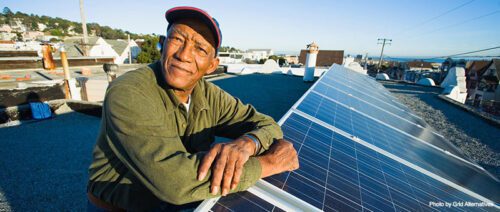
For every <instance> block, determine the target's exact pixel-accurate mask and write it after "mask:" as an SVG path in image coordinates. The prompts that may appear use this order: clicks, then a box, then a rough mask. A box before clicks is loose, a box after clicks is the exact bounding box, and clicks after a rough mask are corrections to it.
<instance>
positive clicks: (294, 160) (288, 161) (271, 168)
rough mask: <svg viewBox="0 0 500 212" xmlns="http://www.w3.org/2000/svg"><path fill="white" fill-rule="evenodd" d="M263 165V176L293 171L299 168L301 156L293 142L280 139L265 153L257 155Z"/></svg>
mask: <svg viewBox="0 0 500 212" xmlns="http://www.w3.org/2000/svg"><path fill="white" fill-rule="evenodd" d="M257 158H258V159H259V161H260V165H261V167H262V174H261V178H265V177H269V176H271V175H275V174H279V173H281V172H285V171H293V170H295V169H298V168H299V158H298V157H297V151H295V149H294V148H293V144H292V143H290V142H288V141H286V140H283V139H280V140H278V141H276V142H274V143H273V144H272V145H271V147H269V150H267V151H266V153H264V155H261V156H258V157H257Z"/></svg>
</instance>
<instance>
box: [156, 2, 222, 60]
mask: <svg viewBox="0 0 500 212" xmlns="http://www.w3.org/2000/svg"><path fill="white" fill-rule="evenodd" d="M165 18H166V19H167V21H168V27H167V30H168V29H170V27H171V26H172V25H173V24H174V23H175V22H176V21H178V20H180V19H183V18H197V19H200V20H201V21H203V22H204V23H205V24H207V26H208V27H209V28H210V29H211V30H212V33H213V36H214V38H215V43H216V48H215V51H216V52H217V51H218V49H219V47H220V45H221V43H222V33H221V31H220V28H219V23H218V22H217V20H216V19H215V18H213V17H212V16H210V15H209V14H208V13H207V12H205V11H204V10H202V9H199V8H196V7H189V6H181V7H174V8H172V9H169V10H167V12H165Z"/></svg>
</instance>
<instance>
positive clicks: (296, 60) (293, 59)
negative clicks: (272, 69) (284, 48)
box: [283, 55, 299, 64]
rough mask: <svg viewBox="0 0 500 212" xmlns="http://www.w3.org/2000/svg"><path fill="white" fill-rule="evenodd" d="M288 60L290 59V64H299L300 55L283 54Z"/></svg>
mask: <svg viewBox="0 0 500 212" xmlns="http://www.w3.org/2000/svg"><path fill="white" fill-rule="evenodd" d="M283 57H284V58H285V60H286V61H288V63H289V64H298V63H299V56H297V55H285V56H283Z"/></svg>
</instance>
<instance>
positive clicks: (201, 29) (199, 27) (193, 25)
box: [166, 18, 217, 49]
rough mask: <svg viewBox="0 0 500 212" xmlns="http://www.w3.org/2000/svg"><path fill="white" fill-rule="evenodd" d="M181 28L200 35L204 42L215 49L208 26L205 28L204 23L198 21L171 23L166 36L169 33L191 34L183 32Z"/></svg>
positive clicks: (186, 31)
mask: <svg viewBox="0 0 500 212" xmlns="http://www.w3.org/2000/svg"><path fill="white" fill-rule="evenodd" d="M183 26H187V27H189V28H190V29H192V30H193V31H194V32H196V33H197V34H199V35H201V36H202V37H203V38H204V39H205V41H207V42H208V43H209V44H211V45H212V47H213V48H214V49H215V48H216V45H217V44H216V43H215V37H214V35H213V32H212V30H211V29H210V27H209V26H207V25H206V24H205V23H203V22H202V21H200V20H198V19H189V18H186V19H181V20H178V21H176V22H175V23H173V24H172V25H171V26H169V27H168V28H167V33H166V34H167V36H168V35H169V33H172V32H173V31H177V32H181V34H182V33H185V34H190V33H192V32H190V31H188V30H185V28H184V27H183Z"/></svg>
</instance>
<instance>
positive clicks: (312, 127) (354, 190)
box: [199, 65, 500, 211]
mask: <svg viewBox="0 0 500 212" xmlns="http://www.w3.org/2000/svg"><path fill="white" fill-rule="evenodd" d="M341 81H342V83H340V82H341ZM349 82H350V83H349ZM347 84H349V85H350V86H348V85H347ZM362 85H363V86H362ZM354 90H356V91H357V92H353V91H354ZM368 96H370V97H368ZM393 111H398V112H397V113H393ZM409 113H410V111H409V110H408V109H407V108H406V107H405V106H404V105H401V104H400V103H397V102H396V100H395V98H394V97H392V96H391V95H390V94H389V93H388V91H387V90H385V89H384V88H383V87H382V86H381V85H380V84H378V83H377V82H376V81H374V80H372V79H371V78H369V77H368V76H365V75H360V74H357V73H354V72H352V71H350V70H348V69H346V68H344V67H342V66H338V65H334V66H332V68H331V69H330V70H329V71H328V72H326V73H325V74H324V76H322V77H321V78H320V79H319V80H318V81H317V82H316V83H315V85H313V86H312V87H311V89H309V91H308V92H306V94H304V96H303V97H302V98H301V99H300V100H299V101H298V102H297V103H296V104H295V105H294V106H293V107H292V109H290V111H288V113H287V114H286V115H285V116H284V117H283V118H282V120H281V121H280V124H281V127H282V129H283V133H284V136H285V139H287V140H289V141H291V142H293V144H294V147H295V148H296V149H297V152H298V157H299V162H300V168H299V169H298V170H296V171H293V172H286V173H282V174H279V175H274V176H271V177H268V178H265V179H263V180H262V181H260V182H259V183H258V185H256V186H254V187H252V188H251V189H249V190H248V191H245V192H239V193H236V194H231V195H228V196H227V197H223V198H220V199H212V200H207V201H205V202H204V204H202V205H201V206H200V207H199V209H200V210H211V211H248V210H251V211H280V210H323V211H362V210H371V211H402V210H403V211H406V210H407V211H415V210H418V211H432V210H443V209H451V208H442V207H441V208H437V206H440V205H431V204H440V203H443V204H444V203H445V202H446V203H453V202H456V203H460V202H461V203H466V202H470V203H481V202H486V203H488V204H497V203H498V201H499V199H500V183H499V182H498V180H497V179H495V178H494V177H492V176H491V175H490V174H489V173H488V172H486V171H485V170H484V169H482V168H480V167H479V166H478V165H476V164H474V163H472V162H470V161H469V160H467V159H466V158H465V157H463V155H461V153H460V152H459V151H456V149H454V147H453V146H451V145H449V143H448V142H447V141H446V140H445V139H444V138H442V137H440V136H439V135H437V133H435V132H434V131H433V130H432V129H431V128H430V127H429V126H428V125H427V124H425V122H423V121H422V120H421V119H419V118H418V117H416V116H414V115H408V114H409ZM421 123H422V124H423V125H422V124H421ZM268 191H269V192H268ZM273 195H274V196H273ZM280 195H281V196H280ZM275 196H279V197H275ZM302 206H303V207H305V208H306V209H304V208H301V207H302ZM431 206H436V207H434V208H432V207H431ZM495 207H497V209H498V206H495ZM453 209H454V210H467V211H469V210H472V211H475V210H477V211H482V210H493V209H494V208H492V207H459V208H453Z"/></svg>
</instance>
